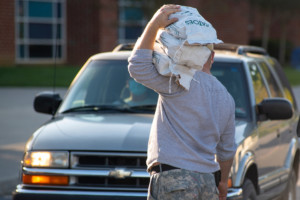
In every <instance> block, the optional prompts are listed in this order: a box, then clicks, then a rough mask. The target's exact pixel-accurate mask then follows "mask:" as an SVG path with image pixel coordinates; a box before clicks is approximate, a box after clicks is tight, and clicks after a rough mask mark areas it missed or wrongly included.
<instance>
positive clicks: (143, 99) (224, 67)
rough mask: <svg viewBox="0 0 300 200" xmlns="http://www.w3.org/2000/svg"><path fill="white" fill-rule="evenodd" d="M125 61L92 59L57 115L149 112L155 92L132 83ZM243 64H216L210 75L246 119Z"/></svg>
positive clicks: (246, 104)
mask: <svg viewBox="0 0 300 200" xmlns="http://www.w3.org/2000/svg"><path fill="white" fill-rule="evenodd" d="M127 65H128V62H127V60H92V61H90V62H89V63H88V65H87V66H86V67H85V69H84V70H83V71H82V72H81V73H80V75H79V76H77V80H76V81H75V82H74V84H73V86H72V88H71V89H70V91H69V93H68V94H67V96H66V98H65V100H64V101H63V104H62V106H61V107H60V110H59V112H60V113H67V112H103V111H105V112H108V111H112V112H124V111H125V112H146V113H148V112H150V113H153V112H154V110H155V107H156V103H157V93H155V92H154V91H152V90H150V89H148V88H146V87H144V86H143V85H141V84H139V83H137V82H135V81H134V80H133V79H132V78H131V77H130V76H129V73H128V69H127ZM241 66H242V64H239V63H223V62H215V63H214V64H213V67H212V73H213V75H214V76H216V77H217V78H218V79H219V80H220V81H221V82H222V83H223V84H224V86H225V87H226V88H227V90H228V91H229V92H230V93H231V95H232V96H233V98H234V99H235V103H236V117H238V118H248V115H249V106H248V105H249V103H248V101H247V99H248V98H247V96H246V95H247V87H246V85H245V75H244V72H243V70H242V69H243V68H242V67H241Z"/></svg>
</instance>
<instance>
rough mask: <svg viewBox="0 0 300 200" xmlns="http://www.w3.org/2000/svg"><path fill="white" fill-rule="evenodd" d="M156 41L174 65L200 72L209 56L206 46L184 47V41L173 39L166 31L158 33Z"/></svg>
mask: <svg viewBox="0 0 300 200" xmlns="http://www.w3.org/2000/svg"><path fill="white" fill-rule="evenodd" d="M157 41H158V42H159V43H160V44H161V48H162V49H163V50H164V52H165V53H166V54H167V56H169V57H170V58H171V59H172V62H173V63H174V64H179V65H185V66H188V67H190V68H194V69H198V70H202V68H203V65H204V64H205V63H206V61H207V59H208V57H209V55H210V54H211V51H210V49H208V48H207V47H206V46H201V45H185V44H184V40H181V39H178V38H175V37H174V36H172V35H170V34H169V33H168V32H166V31H159V33H158V34H157ZM156 49H159V47H156V48H154V51H156ZM160 68H161V67H160Z"/></svg>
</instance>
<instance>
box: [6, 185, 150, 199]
mask: <svg viewBox="0 0 300 200" xmlns="http://www.w3.org/2000/svg"><path fill="white" fill-rule="evenodd" d="M12 199H13V200H41V199H43V200H54V199H57V200H61V199H63V200H82V199H84V200H107V199H110V200H146V199H147V193H145V192H115V191H114V192H104V191H78V190H68V191H65V190H33V189H22V188H21V187H17V189H16V191H15V192H13V198H12Z"/></svg>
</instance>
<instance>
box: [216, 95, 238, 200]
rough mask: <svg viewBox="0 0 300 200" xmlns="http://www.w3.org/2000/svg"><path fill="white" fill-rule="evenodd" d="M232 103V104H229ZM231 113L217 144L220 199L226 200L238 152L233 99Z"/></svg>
mask: <svg viewBox="0 0 300 200" xmlns="http://www.w3.org/2000/svg"><path fill="white" fill-rule="evenodd" d="M229 105H230V104H229ZM230 107H231V113H230V116H229V118H228V122H227V126H226V128H225V130H224V132H223V134H221V138H220V142H219V143H218V145H217V161H218V163H219V165H220V168H221V181H220V182H219V187H218V189H219V199H220V200H226V196H227V189H228V185H227V184H228V176H229V173H230V170H231V166H232V163H233V159H234V155H235V153H236V144H235V103H234V100H233V99H232V100H231V105H230Z"/></svg>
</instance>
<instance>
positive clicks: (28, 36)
mask: <svg viewBox="0 0 300 200" xmlns="http://www.w3.org/2000/svg"><path fill="white" fill-rule="evenodd" d="M149 3H150V7H151V6H153V7H154V5H153V2H152V4H151V2H149V1H148V2H147V1H146V0H109V1H108V0H84V1H82V0H5V1H0V66H5V65H14V64H32V63H37V64H43V63H53V62H54V57H56V58H57V59H56V62H58V63H65V64H76V65H82V64H83V63H84V62H85V61H86V59H87V58H88V57H90V56H91V55H92V54H95V53H98V52H103V51H110V50H112V49H113V48H114V47H115V46H116V45H117V44H119V43H122V42H133V41H135V40H136V38H137V37H138V36H139V35H140V33H141V31H142V30H143V27H144V26H145V25H146V23H147V19H146V17H145V9H148V11H149ZM176 3H178V1H177V2H176ZM183 3H184V4H185V5H189V6H193V7H196V8H197V9H198V10H199V12H200V13H201V14H202V15H203V17H204V18H206V19H207V20H208V21H210V22H211V23H212V24H213V25H214V27H215V28H216V30H217V32H218V37H219V38H220V39H221V40H223V41H224V42H227V43H239V44H249V43H250V41H252V40H253V39H261V38H262V34H263V23H262V15H261V13H260V12H258V11H257V10H253V8H252V7H251V6H250V5H249V3H248V2H247V1H236V0H224V1H217V0H210V1H204V0H197V1H196V0H186V1H184V2H183ZM145 5H147V6H146V8H145ZM216 5H218V6H216ZM152 12H153V11H152ZM150 13H151V11H150ZM273 21H274V22H273V23H272V24H271V28H270V38H271V39H279V37H280V28H278V26H276V20H273ZM299 23H300V16H299V15H298V16H294V17H293V19H291V20H290V22H289V24H288V38H287V39H288V41H289V42H291V43H292V44H293V45H294V47H296V46H300V26H299V25H300V24H299ZM277 25H278V23H277Z"/></svg>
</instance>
